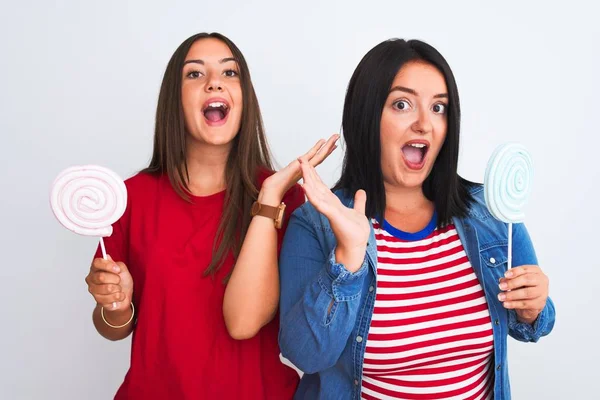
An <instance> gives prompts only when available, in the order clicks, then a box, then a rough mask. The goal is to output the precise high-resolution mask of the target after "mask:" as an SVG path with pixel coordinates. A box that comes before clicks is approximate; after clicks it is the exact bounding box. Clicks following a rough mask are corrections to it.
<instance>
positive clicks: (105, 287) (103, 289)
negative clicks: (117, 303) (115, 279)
mask: <svg viewBox="0 0 600 400" xmlns="http://www.w3.org/2000/svg"><path fill="white" fill-rule="evenodd" d="M88 290H89V292H90V293H91V294H92V295H93V296H96V295H103V296H104V295H108V294H114V293H119V292H122V291H123V289H122V288H121V286H120V285H114V284H112V283H108V284H102V285H96V284H93V283H92V284H90V285H89V287H88Z"/></svg>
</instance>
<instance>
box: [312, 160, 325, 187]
mask: <svg viewBox="0 0 600 400" xmlns="http://www.w3.org/2000/svg"><path fill="white" fill-rule="evenodd" d="M308 168H309V169H310V172H311V173H312V176H313V179H314V181H315V183H317V184H321V185H323V186H325V184H324V183H323V181H322V180H321V177H320V176H319V173H318V172H317V170H316V169H315V167H313V166H312V165H310V163H309V164H308Z"/></svg>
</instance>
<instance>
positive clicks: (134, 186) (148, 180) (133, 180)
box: [125, 172, 162, 192]
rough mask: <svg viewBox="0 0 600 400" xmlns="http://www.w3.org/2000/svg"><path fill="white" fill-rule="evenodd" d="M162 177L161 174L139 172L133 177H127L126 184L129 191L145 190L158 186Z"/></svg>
mask: <svg viewBox="0 0 600 400" xmlns="http://www.w3.org/2000/svg"><path fill="white" fill-rule="evenodd" d="M161 177H162V175H161V174H151V173H148V172H138V173H137V174H135V175H133V176H132V177H130V178H127V179H125V186H126V187H127V191H128V192H129V191H132V192H139V191H142V192H143V191H145V190H147V189H149V188H153V187H156V186H157V185H158V184H159V183H160V180H161Z"/></svg>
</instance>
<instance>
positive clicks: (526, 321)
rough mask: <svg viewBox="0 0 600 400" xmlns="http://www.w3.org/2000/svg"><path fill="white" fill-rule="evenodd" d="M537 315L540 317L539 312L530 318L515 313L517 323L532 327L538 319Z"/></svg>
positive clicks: (529, 316)
mask: <svg viewBox="0 0 600 400" xmlns="http://www.w3.org/2000/svg"><path fill="white" fill-rule="evenodd" d="M528 314H529V313H528ZM539 315H540V313H539V312H538V313H536V314H535V315H534V316H532V315H531V314H529V315H523V314H522V313H520V312H518V311H517V321H519V322H522V323H524V324H529V325H533V324H534V323H535V321H536V320H537V318H538V316H539Z"/></svg>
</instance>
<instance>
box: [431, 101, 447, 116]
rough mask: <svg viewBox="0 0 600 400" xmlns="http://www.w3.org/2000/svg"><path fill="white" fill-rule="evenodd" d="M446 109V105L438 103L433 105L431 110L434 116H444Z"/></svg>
mask: <svg viewBox="0 0 600 400" xmlns="http://www.w3.org/2000/svg"><path fill="white" fill-rule="evenodd" d="M447 108H448V106H447V105H446V104H443V103H438V104H434V105H433V107H432V108H431V109H432V110H433V112H434V113H436V114H446V109H447Z"/></svg>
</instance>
